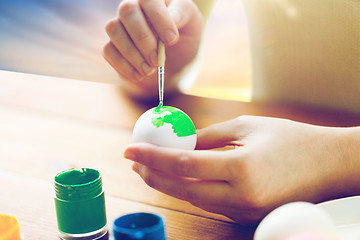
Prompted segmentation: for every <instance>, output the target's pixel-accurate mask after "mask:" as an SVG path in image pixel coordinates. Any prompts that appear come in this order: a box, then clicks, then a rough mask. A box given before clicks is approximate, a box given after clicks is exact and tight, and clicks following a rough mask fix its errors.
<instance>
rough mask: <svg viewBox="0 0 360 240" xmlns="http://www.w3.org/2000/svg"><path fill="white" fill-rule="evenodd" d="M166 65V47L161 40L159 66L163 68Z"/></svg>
mask: <svg viewBox="0 0 360 240" xmlns="http://www.w3.org/2000/svg"><path fill="white" fill-rule="evenodd" d="M164 65H165V46H164V43H163V42H162V41H160V40H159V45H158V66H159V67H163V66H164Z"/></svg>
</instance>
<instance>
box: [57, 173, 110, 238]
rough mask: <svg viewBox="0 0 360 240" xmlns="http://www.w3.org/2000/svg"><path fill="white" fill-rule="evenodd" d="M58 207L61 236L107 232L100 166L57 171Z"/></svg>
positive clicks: (78, 236)
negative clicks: (97, 167) (98, 167)
mask: <svg viewBox="0 0 360 240" xmlns="http://www.w3.org/2000/svg"><path fill="white" fill-rule="evenodd" d="M55 208H56V216H57V222H58V229H59V237H60V238H61V239H64V240H69V239H82V240H85V239H100V238H103V236H105V235H107V227H106V211H105V197H104V191H103V188H102V180H101V175H100V173H99V172H98V171H97V170H94V169H90V168H82V169H70V170H67V171H64V172H61V173H59V174H58V175H56V176H55Z"/></svg>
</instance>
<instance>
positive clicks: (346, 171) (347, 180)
mask: <svg viewBox="0 0 360 240" xmlns="http://www.w3.org/2000/svg"><path fill="white" fill-rule="evenodd" d="M334 131H335V134H334V139H335V148H336V152H337V153H336V154H335V156H336V158H335V159H334V160H335V162H336V163H335V165H334V169H333V170H334V171H333V174H334V176H333V177H331V178H332V179H333V181H332V183H331V185H330V187H331V186H333V190H334V193H336V195H335V196H333V197H336V198H339V197H347V196H353V195H358V194H360V184H359V182H360V154H359V153H360V127H351V128H335V129H334Z"/></svg>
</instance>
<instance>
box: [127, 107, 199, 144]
mask: <svg viewBox="0 0 360 240" xmlns="http://www.w3.org/2000/svg"><path fill="white" fill-rule="evenodd" d="M196 139H197V137H196V129H195V126H194V124H193V122H192V121H191V119H190V117H189V116H188V115H186V113H184V112H183V111H181V110H180V109H177V108H175V107H170V106H158V107H155V108H151V109H149V110H147V111H146V112H145V113H143V114H142V115H141V116H140V118H139V119H138V120H137V121H136V123H135V126H134V130H133V142H134V143H141V142H143V143H151V144H154V145H157V146H162V147H171V148H180V149H185V150H194V149H195V146H196Z"/></svg>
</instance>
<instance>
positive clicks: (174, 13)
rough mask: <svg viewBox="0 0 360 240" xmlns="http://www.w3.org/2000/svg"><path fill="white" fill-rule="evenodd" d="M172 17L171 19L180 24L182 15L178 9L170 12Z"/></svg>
mask: <svg viewBox="0 0 360 240" xmlns="http://www.w3.org/2000/svg"><path fill="white" fill-rule="evenodd" d="M170 15H171V17H172V18H173V19H174V21H175V22H176V24H179V22H180V20H181V15H180V13H179V11H178V10H176V9H171V10H170Z"/></svg>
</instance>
